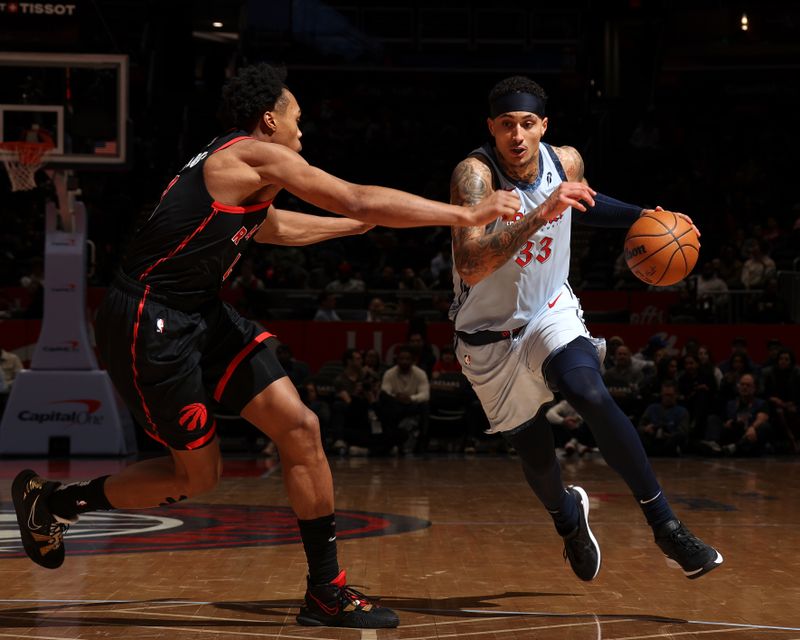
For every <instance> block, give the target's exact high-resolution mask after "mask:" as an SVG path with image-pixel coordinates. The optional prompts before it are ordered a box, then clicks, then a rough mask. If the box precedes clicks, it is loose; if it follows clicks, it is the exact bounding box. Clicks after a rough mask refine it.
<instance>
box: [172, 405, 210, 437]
mask: <svg viewBox="0 0 800 640" xmlns="http://www.w3.org/2000/svg"><path fill="white" fill-rule="evenodd" d="M207 420H208V410H207V409H206V406H205V405H204V404H203V403H201V402H194V403H192V404H187V405H186V406H185V407H184V408H183V409H181V410H180V414H179V417H178V422H180V425H181V426H182V427H183V428H184V429H186V430H187V431H194V430H195V429H197V428H198V427H200V428H201V429H202V428H203V427H204V426H206V421H207Z"/></svg>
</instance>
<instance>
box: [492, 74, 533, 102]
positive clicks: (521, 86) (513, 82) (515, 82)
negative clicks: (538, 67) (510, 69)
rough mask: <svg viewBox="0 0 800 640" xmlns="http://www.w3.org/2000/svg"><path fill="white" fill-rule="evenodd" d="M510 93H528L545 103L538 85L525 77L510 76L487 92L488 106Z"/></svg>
mask: <svg viewBox="0 0 800 640" xmlns="http://www.w3.org/2000/svg"><path fill="white" fill-rule="evenodd" d="M511 93H530V94H532V95H534V96H536V97H538V98H541V99H542V101H543V102H546V101H547V94H546V93H545V92H544V89H542V87H540V86H539V84H538V83H536V82H534V81H533V80H531V79H530V78H526V77H525V76H511V77H510V78H505V79H504V80H501V81H500V82H498V83H497V84H496V85H494V87H492V90H491V91H490V92H489V104H491V103H492V102H494V101H495V100H497V98H502V97H503V96H507V95H509V94H511Z"/></svg>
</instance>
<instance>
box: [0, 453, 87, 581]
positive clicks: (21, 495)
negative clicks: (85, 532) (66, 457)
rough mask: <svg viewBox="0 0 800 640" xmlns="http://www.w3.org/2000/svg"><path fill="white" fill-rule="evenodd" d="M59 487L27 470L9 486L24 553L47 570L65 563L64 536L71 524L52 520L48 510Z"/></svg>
mask: <svg viewBox="0 0 800 640" xmlns="http://www.w3.org/2000/svg"><path fill="white" fill-rule="evenodd" d="M60 484H61V483H60V482H50V481H49V480H45V479H44V478H40V477H39V476H38V475H36V472H35V471H31V470H30V469H26V470H25V471H22V472H20V473H19V474H18V475H17V477H16V478H14V482H13V483H12V485H11V497H12V499H13V500H14V509H15V511H16V512H17V524H19V532H20V537H21V538H22V545H23V547H25V553H27V554H28V557H29V558H30V559H31V560H33V561H34V562H35V563H36V564H38V565H41V566H43V567H46V568H47V569H57V568H58V567H60V566H61V564H62V563H63V562H64V533H65V532H66V530H67V529H68V528H69V524H70V523H69V522H68V521H66V520H64V519H62V518H58V517H57V516H54V515H53V514H52V513H50V510H49V509H48V508H47V498H48V496H49V495H50V494H51V493H53V491H55V490H56V488H57V487H58V486H59V485H60ZM75 521H76V522H77V519H76V520H75Z"/></svg>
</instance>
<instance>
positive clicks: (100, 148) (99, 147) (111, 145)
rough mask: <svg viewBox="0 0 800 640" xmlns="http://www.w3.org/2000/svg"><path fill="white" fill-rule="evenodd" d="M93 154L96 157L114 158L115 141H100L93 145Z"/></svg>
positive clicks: (115, 150) (115, 151) (115, 152)
mask: <svg viewBox="0 0 800 640" xmlns="http://www.w3.org/2000/svg"><path fill="white" fill-rule="evenodd" d="M94 152H95V154H97V155H104V156H114V155H116V154H117V141H116V140H100V141H98V142H95V143H94Z"/></svg>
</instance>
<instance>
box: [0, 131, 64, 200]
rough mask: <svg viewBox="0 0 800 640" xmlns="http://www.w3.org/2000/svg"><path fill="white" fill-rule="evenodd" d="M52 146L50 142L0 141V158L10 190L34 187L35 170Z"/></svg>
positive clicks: (38, 167)
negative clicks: (9, 181) (9, 183)
mask: <svg viewBox="0 0 800 640" xmlns="http://www.w3.org/2000/svg"><path fill="white" fill-rule="evenodd" d="M52 148H53V144H52V142H0V160H2V161H3V164H4V165H5V167H6V171H7V172H8V177H9V178H10V179H11V190H12V191H29V190H30V189H35V188H36V180H35V179H34V178H35V176H36V172H37V171H38V170H39V169H40V167H41V166H42V164H44V155H45V154H46V153H47V152H48V151H50V150H51V149H52Z"/></svg>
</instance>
